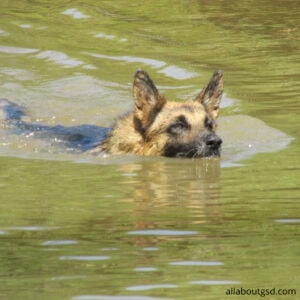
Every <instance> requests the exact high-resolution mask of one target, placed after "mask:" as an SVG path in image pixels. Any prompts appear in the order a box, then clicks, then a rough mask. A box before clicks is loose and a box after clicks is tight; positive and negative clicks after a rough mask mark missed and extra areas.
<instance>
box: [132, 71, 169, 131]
mask: <svg viewBox="0 0 300 300" xmlns="http://www.w3.org/2000/svg"><path fill="white" fill-rule="evenodd" d="M133 99H134V102H135V108H134V125H135V128H136V129H137V130H138V131H140V132H141V133H142V134H144V133H145V131H146V130H147V128H148V127H149V126H150V125H151V123H152V122H153V121H154V119H155V117H156V115H157V113H158V112H159V111H160V110H161V109H162V108H163V106H164V104H165V103H166V99H165V97H163V96H162V95H160V94H159V92H158V90H157V88H156V86H155V85H154V83H153V81H152V80H151V78H150V77H149V75H148V74H147V73H146V72H145V71H143V70H138V71H137V72H136V73H135V75H134V80H133Z"/></svg>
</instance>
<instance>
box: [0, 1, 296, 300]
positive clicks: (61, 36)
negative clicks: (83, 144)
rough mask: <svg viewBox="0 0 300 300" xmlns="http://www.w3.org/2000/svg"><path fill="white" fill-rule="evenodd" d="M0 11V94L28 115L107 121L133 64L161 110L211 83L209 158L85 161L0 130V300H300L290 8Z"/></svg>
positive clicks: (78, 6) (173, 4)
mask: <svg viewBox="0 0 300 300" xmlns="http://www.w3.org/2000/svg"><path fill="white" fill-rule="evenodd" d="M0 11H1V19H0V62H1V63H0V79H1V80H0V98H7V99H9V100H11V101H13V102H15V103H17V104H18V105H22V106H24V107H25V108H26V110H27V114H28V116H27V117H26V118H27V119H26V120H27V121H31V122H37V123H41V124H46V125H49V126H55V125H57V124H60V125H63V126H79V125H82V124H87V125H92V126H110V125H111V124H112V123H113V122H114V120H115V119H116V118H117V117H118V115H120V114H122V113H124V112H125V111H127V110H129V109H130V108H131V107H132V99H131V81H132V76H133V73H134V72H135V70H137V69H138V68H144V69H145V70H147V71H148V72H149V73H150V75H151V76H152V78H153V79H154V81H155V82H156V83H157V85H158V87H159V89H160V90H161V91H162V92H163V93H164V94H165V95H166V96H167V98H168V99H175V100H185V99H187V98H191V97H193V96H194V95H196V94H197V92H198V91H199V90H200V88H202V87H203V86H204V85H205V84H206V82H207V80H208V79H209V77H210V76H211V74H212V72H213V71H214V70H216V69H222V70H223V72H224V74H225V75H224V76H225V78H224V79H225V96H224V98H223V103H222V109H221V117H220V120H219V128H218V134H219V135H220V136H221V137H222V139H223V141H224V143H223V145H224V146H223V152H222V158H221V160H220V161H219V160H186V159H167V158H152V157H147V158H140V157H135V156H126V157H114V156H106V157H94V156H91V155H88V154H83V153H78V152H76V151H73V149H66V148H65V147H62V146H61V144H60V143H59V141H58V140H55V138H53V137H51V138H49V139H47V138H46V139H40V138H38V137H36V136H35V134H32V133H31V132H26V133H22V134H21V135H20V134H16V132H14V131H13V130H12V129H11V128H6V127H5V126H3V125H1V126H0V188H1V194H0V199H1V202H0V261H1V271H0V274H1V277H0V298H1V299H46V300H48V299H49V300H50V299H55V300H57V299H71V300H91V299H93V300H95V299H97V300H98V299H99V300H100V299H109V300H112V299H113V300H115V299H116V300H124V299H132V300H136V299H139V300H144V299H145V300H148V299H151V300H158V299H224V298H226V297H228V298H230V296H226V292H227V291H228V289H230V288H261V289H263V288H265V289H266V288H276V291H277V292H278V290H279V289H297V294H299V293H300V291H299V288H298V287H299V286H300V281H299V267H300V261H299V254H300V253H299V249H300V245H299V222H300V221H299V219H300V206H299V199H300V193H299V179H298V178H299V175H300V174H299V121H300V120H299V113H300V106H299V97H300V87H299V80H300V73H299V70H300V66H299V46H300V29H299V28H300V22H299V17H298V15H299V11H300V4H299V1H297V0H290V1H288V2H286V1H285V2H284V1H280V0H273V1H269V0H264V1H242V2H239V3H236V2H235V3H233V2H232V3H231V2H229V1H226V2H225V1H221V0H218V1H213V2H212V1H209V2H207V1H163V2H162V1H150V2H145V3H140V2H139V3H135V2H129V1H128V2H127V1H110V2H109V1H92V0H91V1H86V2H84V3H82V2H80V1H52V2H51V3H50V2H49V3H45V1H35V2H34V3H32V2H27V1H18V0H16V1H1V3H0ZM0 118H1V117H0ZM290 293H291V292H290ZM225 296H226V297H225ZM232 297H234V296H232ZM277 297H280V296H278V295H277V296H276V295H273V296H272V297H271V296H269V298H270V299H277ZM297 297H299V296H298V295H285V296H284V297H283V296H281V297H280V298H284V299H297ZM243 298H245V299H247V298H249V299H253V298H254V296H248V297H247V296H243Z"/></svg>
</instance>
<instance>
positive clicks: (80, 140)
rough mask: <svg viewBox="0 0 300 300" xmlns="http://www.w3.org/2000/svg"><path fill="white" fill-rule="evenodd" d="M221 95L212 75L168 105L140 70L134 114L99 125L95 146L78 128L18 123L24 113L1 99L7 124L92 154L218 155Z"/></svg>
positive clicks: (220, 80) (219, 83) (136, 78)
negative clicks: (185, 98) (197, 90)
mask: <svg viewBox="0 0 300 300" xmlns="http://www.w3.org/2000/svg"><path fill="white" fill-rule="evenodd" d="M222 93H223V74H222V72H221V71H216V72H215V73H214V74H213V76H212V78H211V79H210V81H209V83H208V85H207V86H206V87H205V88H204V89H202V90H201V92H200V93H199V94H198V95H197V96H196V97H195V98H194V99H193V100H188V101H186V102H183V103H180V102H174V101H167V100H166V98H165V97H164V96H163V95H162V94H160V93H159V91H158V89H157V88H156V86H155V85H154V83H153V81H152V80H151V78H150V77H149V75H148V74H147V73H146V72H145V71H143V70H138V71H137V72H136V73H135V75H134V80H133V99H134V109H133V111H132V112H130V113H127V114H126V115H125V116H123V117H121V118H120V119H119V120H118V121H117V122H116V124H115V125H114V126H113V128H111V129H108V128H102V127H99V128H98V129H99V130H98V133H99V132H100V133H102V134H100V135H102V138H100V141H98V142H97V143H96V145H95V143H94V142H95V141H94V140H93V139H91V135H90V136H89V135H87V136H85V135H84V134H82V133H77V134H76V130H75V129H79V128H81V126H77V127H76V126H75V127H63V126H53V127H51V126H46V125H39V124H29V123H26V122H24V121H22V119H21V117H22V116H23V114H24V112H23V110H22V109H21V108H20V107H19V106H17V105H16V104H14V103H12V102H10V101H7V100H1V101H2V102H1V101H0V109H2V110H5V109H6V121H8V119H11V120H10V121H13V122H10V124H12V123H13V125H14V126H16V127H18V128H23V130H27V131H28V130H31V131H40V132H51V133H52V135H53V134H54V135H55V134H59V136H60V137H61V136H63V138H65V139H67V140H68V141H72V142H74V141H75V142H76V143H77V144H78V145H79V144H80V145H84V147H81V148H82V149H84V150H88V151H89V152H91V153H94V154H97V153H110V154H113V155H115V154H116V155H124V154H136V155H144V156H166V157H188V158H195V157H218V156H220V150H221V144H222V140H221V139H220V138H219V137H218V136H217V135H216V134H215V130H216V127H217V126H216V119H217V117H218V114H219V106H220V102H221V97H222ZM8 112H10V113H8ZM82 126H88V125H82ZM93 127H97V126H93ZM92 142H93V143H92ZM92 144H93V145H92ZM91 148H92V149H91Z"/></svg>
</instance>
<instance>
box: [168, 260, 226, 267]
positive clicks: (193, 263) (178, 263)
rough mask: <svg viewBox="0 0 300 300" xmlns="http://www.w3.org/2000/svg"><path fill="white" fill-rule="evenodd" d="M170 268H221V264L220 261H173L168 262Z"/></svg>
mask: <svg viewBox="0 0 300 300" xmlns="http://www.w3.org/2000/svg"><path fill="white" fill-rule="evenodd" d="M169 265H172V266H222V265H224V263H223V262H220V261H190V260H187V261H174V262H170V263H169Z"/></svg>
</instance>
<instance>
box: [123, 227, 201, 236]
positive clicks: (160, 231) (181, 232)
mask: <svg viewBox="0 0 300 300" xmlns="http://www.w3.org/2000/svg"><path fill="white" fill-rule="evenodd" d="M128 234H131V235H172V236H173V235H174V236H177V235H195V234H198V232H197V231H188V230H166V229H146V230H133V231H129V232H128Z"/></svg>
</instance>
